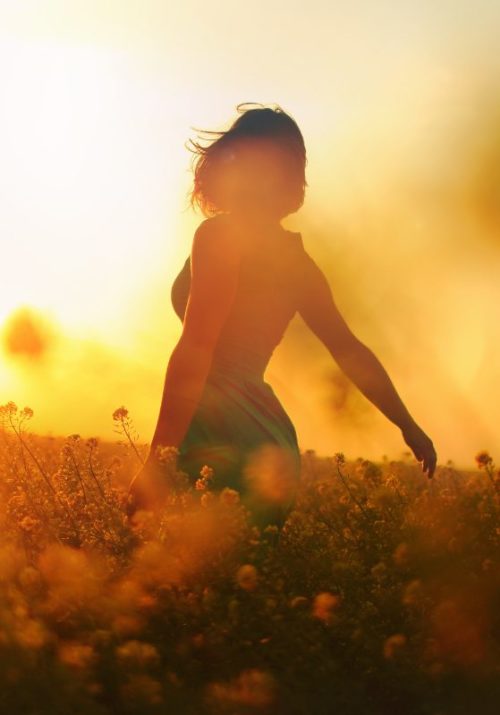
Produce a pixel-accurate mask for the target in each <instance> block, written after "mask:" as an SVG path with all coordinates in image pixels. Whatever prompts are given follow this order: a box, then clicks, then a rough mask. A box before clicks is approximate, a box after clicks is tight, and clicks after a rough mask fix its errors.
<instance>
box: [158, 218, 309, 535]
mask: <svg viewBox="0 0 500 715" xmlns="http://www.w3.org/2000/svg"><path fill="white" fill-rule="evenodd" d="M270 244H271V245H270ZM305 255H306V254H305V252H304V247H303V243H302V236H301V234H300V233H295V232H291V231H285V230H283V232H282V233H281V234H280V235H279V236H278V237H277V238H273V239H271V240H270V241H267V242H264V248H263V249H260V248H259V249H258V250H255V251H253V252H252V253H251V254H246V255H244V256H243V258H242V260H241V264H240V269H239V278H238V286H237V289H236V294H235V297H234V301H233V303H232V305H231V308H230V311H229V315H228V317H227V319H226V321H225V323H224V325H223V328H222V331H221V333H220V335H219V338H218V341H217V344H216V347H215V350H214V355H213V360H212V364H211V368H210V371H209V374H208V377H207V380H206V383H205V386H204V390H203V393H202V397H201V399H200V402H199V404H198V406H197V408H196V411H195V413H194V415H193V418H192V420H191V423H190V425H189V428H188V431H187V433H186V435H185V437H184V439H183V441H182V443H181V444H180V445H179V459H178V468H179V469H181V470H182V471H184V472H186V473H187V474H188V475H189V476H190V478H191V480H192V482H193V483H194V482H195V481H196V479H197V478H198V477H199V476H200V469H201V467H203V466H204V465H205V464H206V465H208V466H210V467H212V468H213V470H214V477H213V482H212V489H213V490H214V491H219V490H221V489H222V488H223V487H226V486H227V487H231V488H233V489H236V490H237V491H238V492H239V494H240V499H241V501H242V502H243V503H244V504H245V506H246V507H247V508H248V509H249V511H250V518H251V519H252V521H253V523H255V524H257V525H258V526H259V527H261V528H264V527H265V526H266V525H267V524H275V525H276V526H278V527H281V526H282V525H283V523H284V521H285V519H286V516H287V515H288V513H289V512H290V510H291V509H292V507H293V505H294V503H295V498H296V492H297V487H298V483H299V479H300V471H301V459H300V450H299V445H298V442H297V434H296V431H295V428H294V426H293V423H292V422H291V420H290V418H289V416H288V414H287V413H286V411H285V409H284V408H283V406H282V404H281V403H280V401H279V400H278V398H277V396H276V395H275V393H274V391H273V389H272V387H271V385H270V384H269V383H267V382H266V381H265V380H264V371H265V369H266V366H267V364H268V362H269V359H270V357H271V355H272V353H273V351H274V348H275V347H276V346H277V345H278V343H279V342H280V341H281V338H282V337H283V334H284V332H285V330H286V328H287V326H288V323H289V322H290V320H291V318H292V317H293V315H294V314H295V312H296V311H297V306H298V292H299V290H300V286H301V275H302V274H301V260H303V259H304V256H305ZM190 281H191V269H190V256H188V258H187V259H186V261H185V263H184V266H183V267H182V269H181V271H180V273H179V274H178V275H177V277H176V279H175V280H174V283H173V285H172V289H171V300H172V305H173V308H174V310H175V312H176V313H177V315H178V316H179V318H180V319H181V320H183V318H184V313H185V309H186V305H187V300H188V296H189V290H190Z"/></svg>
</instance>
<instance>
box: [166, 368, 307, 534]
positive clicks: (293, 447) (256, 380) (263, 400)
mask: <svg viewBox="0 0 500 715" xmlns="http://www.w3.org/2000/svg"><path fill="white" fill-rule="evenodd" d="M178 449H179V457H178V462H177V464H178V468H179V469H180V470H182V471H183V472H185V473H187V474H188V475H189V477H190V479H191V480H192V483H193V484H194V483H195V482H196V480H197V479H198V478H199V477H200V470H201V468H202V467H203V466H204V465H207V466H209V467H211V468H212V469H213V470H214V474H213V479H212V480H211V489H212V491H217V492H219V491H221V490H222V489H224V488H225V487H229V488H231V489H235V490H236V491H237V492H238V493H239V495H240V500H241V502H242V503H243V505H244V506H245V507H246V508H247V509H248V510H249V516H250V520H251V522H252V523H253V524H255V525H257V526H258V527H259V528H261V529H262V528H265V527H266V526H267V525H274V526H277V527H278V528H281V527H282V526H283V524H284V522H285V520H286V517H287V516H288V514H289V512H290V511H291V510H292V508H293V506H294V504H295V501H296V495H297V490H298V485H299V481H300V473H301V457H300V449H299V446H298V441H297V434H296V431H295V427H294V425H293V423H292V421H291V420H290V418H289V416H288V415H287V413H286V411H285V409H284V408H283V406H282V404H281V403H280V401H279V400H278V398H277V396H276V395H275V393H274V390H273V389H272V387H271V385H269V383H267V382H265V381H264V379H263V378H262V377H260V376H256V375H253V374H251V373H240V374H239V373H237V372H234V371H230V370H227V369H222V370H217V369H215V370H212V371H211V373H210V374H209V376H208V379H207V381H206V383H205V387H204V391H203V394H202V397H201V400H200V402H199V404H198V405H197V408H196V411H195V413H194V415H193V418H192V420H191V423H190V425H189V428H188V431H187V433H186V435H185V436H184V439H183V441H182V443H181V444H180V445H179V448H178Z"/></svg>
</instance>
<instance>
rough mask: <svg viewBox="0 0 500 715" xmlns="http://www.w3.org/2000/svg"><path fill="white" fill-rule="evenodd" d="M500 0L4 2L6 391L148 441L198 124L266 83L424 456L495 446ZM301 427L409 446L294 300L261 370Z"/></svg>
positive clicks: (355, 443) (1, 326)
mask: <svg viewBox="0 0 500 715" xmlns="http://www.w3.org/2000/svg"><path fill="white" fill-rule="evenodd" d="M499 26H500V5H499V4H498V3H496V2H493V1H491V2H486V1H485V0H476V2H474V3H472V2H464V0H454V1H453V2H451V1H448V0H440V2H439V3H436V2H430V1H429V0H424V1H422V2H419V3H414V2H408V1H401V0H400V1H398V2H397V1H396V0H391V1H390V2H389V1H385V2H381V1H379V2H368V1H367V0H364V1H361V0H357V1H354V2H350V3H336V2H318V1H317V0H312V1H311V2H308V3H307V4H304V3H299V2H295V1H293V2H287V3H284V2H277V1H276V0H270V1H267V2H265V3H263V2H256V3H252V4H248V5H247V6H246V7H245V6H244V5H242V4H235V3H228V2H222V0H216V1H215V2H211V3H210V4H209V5H207V4H206V3H202V2H193V1H190V0H187V1H186V2H185V3H182V4H181V3H178V4H177V3H176V4H174V3H173V2H172V3H170V2H157V1H155V2H154V1H152V0H141V2H139V1H137V2H131V1H129V2H123V1H120V2H118V1H117V0H115V1H109V2H106V3H102V2H101V1H100V0H99V2H97V1H95V0H85V2H81V1H80V0H73V1H72V2H71V3H67V2H63V1H62V0H61V1H59V0H44V2H35V1H34V0H32V1H26V0H0V155H1V156H2V163H1V167H0V242H1V244H0V245H1V256H2V260H1V262H0V404H5V403H6V402H7V401H13V402H15V403H16V404H17V405H18V406H19V407H20V408H22V407H23V406H25V405H27V406H29V407H31V408H32V409H33V410H34V417H33V420H32V423H31V426H30V428H31V429H33V431H36V432H39V433H42V434H63V435H68V434H73V433H78V434H80V435H82V436H84V437H89V436H97V437H102V438H105V439H116V438H117V437H116V434H115V432H114V423H113V420H112V413H113V411H114V410H115V409H116V408H117V407H119V406H122V405H124V406H126V407H127V408H128V410H129V412H130V415H131V417H132V418H133V420H134V424H135V426H136V429H137V432H138V434H139V437H140V440H141V441H143V442H149V441H150V439H151V438H152V435H153V432H154V428H155V426H156V420H157V416H158V410H159V405H160V400H161V393H162V389H163V381H164V377H165V370H166V366H167V363H168V358H169V356H170V353H171V351H172V349H173V347H174V346H175V344H176V341H177V339H178V338H179V336H180V333H181V323H180V321H179V318H178V317H177V316H176V315H175V313H174V311H173V308H172V305H171V302H170V287H171V284H172V282H173V280H174V278H175V276H176V275H177V273H178V271H179V270H180V268H181V266H182V264H183V263H184V261H185V259H186V257H187V256H188V255H189V251H190V246H191V240H192V236H193V232H194V231H195V229H196V227H197V226H198V224H199V223H200V222H201V221H202V220H203V218H204V217H203V216H202V215H201V214H200V213H199V212H196V211H193V210H192V209H191V208H190V207H189V204H188V193H189V190H190V188H191V182H192V172H191V161H192V154H191V153H190V152H189V151H188V149H187V147H186V143H187V142H188V140H189V139H190V138H194V139H196V138H198V136H197V130H198V129H225V128H228V127H229V125H230V124H231V122H232V121H233V120H234V119H235V118H236V116H237V112H236V105H237V104H239V103H241V102H252V101H253V102H262V103H264V104H270V105H273V104H279V105H280V106H281V107H282V108H283V109H284V110H285V111H287V112H289V113H290V114H291V115H292V116H293V118H294V119H295V120H296V121H297V123H298V125H299V127H300V129H301V131H302V134H303V136H304V140H305V144H306V149H307V160H308V161H307V166H306V178H307V182H308V187H307V191H306V199H305V203H304V205H303V207H302V208H301V209H300V211H298V212H297V213H296V214H293V215H290V216H288V217H286V219H285V220H284V221H283V225H284V226H285V227H286V228H289V229H291V230H294V231H300V232H301V233H302V237H303V241H304V245H305V247H306V250H307V251H308V252H309V253H310V255H311V256H312V257H313V258H314V259H315V260H316V261H317V263H318V264H319V265H320V267H321V268H322V269H323V271H324V273H325V275H326V276H327V277H328V280H329V283H330V285H331V288H332V293H333V295H334V298H335V301H336V303H337V305H338V307H339V309H340V310H341V312H342V314H343V316H344V317H345V318H346V320H347V322H348V323H349V325H350V327H351V329H352V330H353V332H354V333H355V334H356V335H357V337H358V338H359V339H361V340H362V341H363V342H364V343H365V344H366V345H367V346H368V347H370V348H371V349H372V351H373V352H374V353H375V355H376V356H377V357H378V358H379V360H380V361H381V363H382V364H383V366H384V367H385V369H386V370H387V372H388V374H389V376H390V377H391V379H392V381H393V383H394V385H395V387H396V389H397V391H398V393H399V394H400V396H401V398H402V399H403V401H404V403H405V405H406V406H407V407H408V409H409V411H410V413H411V414H412V416H413V417H414V419H415V420H416V421H417V422H418V424H419V425H420V426H421V427H422V428H423V429H424V430H425V431H426V433H427V434H428V435H429V436H430V437H431V439H432V440H433V442H434V446H435V448H436V451H437V453H438V463H440V464H445V463H446V462H447V461H448V460H452V461H453V463H454V464H455V465H456V466H457V467H462V468H470V467H473V466H474V456H475V454H476V453H477V452H478V451H480V450H482V449H487V450H489V451H490V453H491V455H492V456H493V458H494V459H495V458H496V459H497V460H498V461H500V434H499V433H498V428H497V425H498V423H499V420H500V400H499V397H500V388H499V386H500V362H499V361H498V359H497V355H496V352H497V346H498V344H499V340H500V319H499V318H500V307H499V306H500V287H499V281H498V278H497V276H498V269H499V267H500V82H499V79H500V54H499V53H498V51H497V49H496V46H497V40H498V28H499ZM266 380H267V381H268V382H270V383H271V385H272V386H273V388H274V390H275V392H276V394H277V395H278V397H279V399H280V400H281V401H282V404H283V405H284V407H285V409H286V410H287V412H288V413H289V415H290V417H291V418H292V421H293V422H294V424H295V425H296V429H297V433H298V437H299V443H300V445H301V448H302V449H304V450H305V449H315V450H316V451H317V452H318V453H319V454H322V455H332V454H333V453H334V452H337V451H342V452H344V454H345V456H346V457H347V458H348V459H355V458H357V457H363V458H367V459H374V460H379V459H381V458H382V456H383V455H385V456H387V457H388V458H390V459H397V458H400V456H401V454H402V453H403V452H404V451H407V450H408V447H407V446H406V444H405V443H404V441H403V439H402V436H401V433H400V431H399V428H398V427H397V426H396V425H394V424H393V423H392V422H390V421H389V420H388V419H387V418H386V417H385V416H384V415H383V414H382V413H381V412H380V411H379V410H378V409H377V408H376V407H375V406H374V405H373V404H372V403H371V402H369V401H368V400H367V398H365V397H364V395H363V394H361V392H360V391H359V390H358V389H357V388H356V387H355V386H354V385H353V384H352V383H351V382H350V381H349V380H348V379H347V378H346V376H345V375H344V374H343V373H342V372H341V371H340V369H339V367H338V366H337V364H336V363H335V362H334V360H333V359H332V358H331V356H330V355H329V353H328V352H327V351H326V348H325V347H324V346H323V345H322V344H321V343H320V342H319V340H318V339H317V338H316V336H314V335H313V334H312V333H311V332H310V331H309V330H308V329H307V327H306V326H305V324H304V323H303V321H302V319H301V318H300V316H298V315H297V316H295V317H294V318H293V320H292V322H291V324H290V326H289V329H288V331H287V333H286V335H285V338H284V340H283V341H282V343H281V344H280V345H279V346H278V348H277V349H276V351H275V353H274V354H273V357H272V358H271V361H270V363H269V366H268V369H267V371H266Z"/></svg>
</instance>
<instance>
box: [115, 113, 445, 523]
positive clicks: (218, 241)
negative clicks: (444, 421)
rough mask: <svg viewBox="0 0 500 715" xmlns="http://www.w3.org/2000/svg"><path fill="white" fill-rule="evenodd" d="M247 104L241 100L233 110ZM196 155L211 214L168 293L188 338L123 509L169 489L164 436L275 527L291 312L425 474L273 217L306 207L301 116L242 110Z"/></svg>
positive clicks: (292, 469) (410, 435)
mask: <svg viewBox="0 0 500 715" xmlns="http://www.w3.org/2000/svg"><path fill="white" fill-rule="evenodd" d="M244 106H245V105H244V104H243V105H241V104H240V105H238V106H237V110H238V112H240V108H241V107H244ZM208 133H216V134H219V135H220V136H219V138H217V139H216V140H215V141H213V142H212V143H211V144H210V145H209V146H208V147H203V146H200V145H199V144H198V143H197V142H192V143H193V145H194V146H195V149H196V154H197V155H198V159H197V162H196V166H195V169H194V186H193V189H192V192H191V205H192V206H193V205H194V204H195V203H197V204H198V206H199V207H200V208H201V210H202V213H203V214H204V215H205V217H206V218H205V220H204V221H202V223H201V224H200V225H199V226H198V228H197V230H196V231H195V234H194V238H193V242H192V247H191V254H190V256H188V257H187V259H186V261H185V263H184V266H183V268H182V270H181V271H180V273H179V274H178V276H177V277H176V279H175V281H174V283H173V285H172V291H171V299H172V304H173V307H174V310H175V312H176V313H177V315H178V316H179V318H180V319H181V320H182V321H183V326H182V334H181V337H180V338H179V341H178V343H177V345H176V346H175V348H174V350H173V352H172V355H171V357H170V360H169V363H168V367H167V374H166V378H165V385H164V391H163V399H162V403H161V407H160V413H159V417H158V423H157V427H156V430H155V434H154V437H153V440H152V442H151V448H150V454H149V457H148V459H147V461H146V464H145V467H144V468H143V469H142V470H141V471H140V472H139V474H137V475H136V477H135V478H134V479H133V480H132V482H131V484H130V488H129V500H130V504H131V505H132V506H131V511H130V513H133V510H135V509H136V508H138V507H143V508H154V507H155V505H158V504H159V503H160V501H161V496H162V494H163V493H165V490H164V485H162V483H161V473H159V470H158V464H157V461H156V457H155V450H156V447H157V446H158V445H164V446H165V445H171V446H175V447H177V448H178V450H179V454H178V461H177V466H178V468H179V469H181V470H182V471H184V472H186V473H187V474H188V475H189V477H190V479H191V480H192V481H193V483H194V482H195V481H196V479H198V478H199V476H200V469H201V468H202V467H203V466H204V465H208V466H209V467H212V468H213V470H214V481H213V488H214V489H222V488H223V487H226V486H227V487H231V488H233V489H236V490H238V492H239V493H240V498H241V500H242V501H243V503H244V504H245V505H246V506H247V507H248V508H249V510H250V513H251V516H252V519H253V521H254V523H256V524H257V525H258V526H260V527H264V526H265V525H266V524H275V525H277V526H278V527H281V526H282V525H283V523H284V521H285V519H286V517H287V515H288V513H289V512H290V510H291V509H292V508H293V506H294V503H295V498H296V493H297V487H298V483H299V478H300V464H301V462H300V450H299V446H298V442H297V435H296V431H295V428H294V426H293V424H292V422H291V420H290V418H289V416H288V415H287V413H286V412H285V410H284V408H283V406H282V405H281V403H280V401H279V400H278V398H277V396H276V395H275V393H274V391H273V389H272V387H271V385H270V384H269V383H267V382H266V381H265V380H264V371H265V369H266V366H267V363H268V362H269V359H270V357H271V355H272V353H273V350H274V348H275V347H276V346H277V345H278V343H279V342H280V340H281V338H282V337H283V334H284V332H285V330H286V328H287V326H288V323H289V322H290V320H291V318H292V317H293V316H294V315H295V313H296V312H298V313H299V314H300V315H301V317H302V318H303V319H304V321H305V322H306V324H307V325H308V326H309V327H310V329H311V330H312V331H313V332H314V333H315V334H316V335H317V336H318V337H319V339H320V340H321V341H322V342H323V343H324V345H325V346H326V347H327V349H328V350H329V352H330V354H331V355H332V357H333V358H334V359H335V361H336V362H337V363H338V365H339V366H340V368H341V369H342V370H343V371H344V372H345V373H346V374H347V375H348V377H349V378H350V379H351V380H352V381H353V382H354V383H355V384H356V385H357V386H358V388H359V389H360V390H361V391H362V392H363V394H364V395H365V396H366V397H367V398H368V399H369V400H370V401H371V402H373V404H375V405H376V406H377V407H378V408H379V409H380V410H381V411H382V412H383V414H385V415H386V417H387V418H388V419H389V420H391V421H392V422H393V423H395V424H396V425H398V426H399V427H400V429H401V432H402V436H403V438H404V440H405V442H406V444H408V445H409V446H410V447H411V449H412V451H413V453H414V454H415V457H416V458H417V459H418V460H419V461H422V460H423V465H422V469H423V471H426V470H428V476H429V477H432V475H433V473H434V470H435V466H436V452H435V450H434V447H433V444H432V441H431V440H430V439H429V437H428V436H427V435H426V434H425V433H424V432H423V431H422V429H421V428H420V427H419V426H418V425H417V424H416V422H415V421H414V420H413V418H412V417H411V415H410V414H409V412H408V410H407V409H406V407H405V406H404V404H403V402H402V401H401V399H400V397H399V395H398V393H397V392H396V389H395V387H394V385H393V384H392V382H391V380H390V378H389V376H388V375H387V373H386V371H385V369H384V368H383V366H382V365H381V363H380V362H379V361H378V359H377V358H376V356H375V355H374V354H373V353H372V352H371V350H369V348H367V347H366V345H364V344H363V343H362V342H360V341H359V340H358V338H356V337H355V335H354V334H353V333H352V332H351V330H350V328H349V327H348V325H347V324H346V322H345V321H344V319H343V317H342V316H341V314H340V313H339V311H338V309H337V306H336V304H335V302H334V299H333V296H332V293H331V290H330V287H329V284H328V282H327V279H326V277H325V275H324V274H323V272H322V271H321V269H320V268H319V267H318V266H317V264H316V263H315V262H314V260H313V259H312V258H311V257H310V255H309V254H308V252H307V251H306V249H305V247H304V244H303V240H302V235H301V233H297V232H292V231H288V230H285V229H284V228H283V227H282V226H281V224H280V221H281V220H282V219H283V218H284V217H285V216H287V215H289V214H290V213H294V212H295V211H297V210H298V209H299V208H300V207H301V206H302V204H303V201H304V192H305V186H307V182H306V179H305V165H306V163H307V159H306V150H305V146H304V140H303V137H302V134H301V132H300V130H299V128H298V126H297V124H296V122H295V121H294V120H293V119H292V118H291V117H290V116H289V115H288V114H287V113H285V112H284V111H283V109H282V108H281V107H279V106H278V105H276V108H275V109H271V108H267V107H264V106H263V105H259V106H257V107H253V108H250V109H247V110H244V111H243V112H242V113H241V114H240V116H239V117H238V118H237V119H236V120H235V121H234V123H233V124H232V126H231V127H230V129H229V130H227V131H224V132H208Z"/></svg>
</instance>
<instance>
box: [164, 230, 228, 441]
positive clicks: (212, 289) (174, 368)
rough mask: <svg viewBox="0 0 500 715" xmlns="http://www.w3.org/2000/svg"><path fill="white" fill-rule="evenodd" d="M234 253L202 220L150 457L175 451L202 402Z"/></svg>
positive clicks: (224, 309)
mask: <svg viewBox="0 0 500 715" xmlns="http://www.w3.org/2000/svg"><path fill="white" fill-rule="evenodd" d="M238 264H239V254H238V250H237V247H236V245H235V243H234V241H232V240H231V236H230V235H229V233H228V231H227V230H225V226H224V223H223V222H221V221H215V220H214V219H207V220H205V221H204V222H203V223H202V224H200V226H199V227H198V229H197V230H196V232H195V235H194V239H193V246H192V251H191V274H192V275H191V290H190V294H189V298H188V302H187V306H186V313H185V315H184V321H183V327H182V334H181V336H180V338H179V341H178V342H177V344H176V346H175V348H174V349H173V351H172V354H171V356H170V359H169V362H168V366H167V372H166V376H165V383H164V389H163V397H162V402H161V406H160V412H159V416H158V422H157V426H156V430H155V433H154V436H153V439H152V442H151V453H153V452H154V450H155V448H156V446H157V445H160V444H161V445H163V446H166V445H170V446H175V447H178V446H179V444H180V443H181V442H182V440H183V438H184V436H185V434H186V432H187V429H188V427H189V424H190V422H191V419H192V417H193V414H194V412H195V410H196V407H197V405H198V403H199V400H200V398H201V395H202V392H203V389H204V386H205V382H206V378H207V375H208V372H209V370H210V366H211V363H212V355H213V350H214V347H215V344H216V342H217V339H218V336H219V334H220V331H221V328H222V325H223V323H224V321H225V319H226V317H227V314H228V312H229V309H230V307H231V303H232V300H233V296H234V293H235V290H236V285H237V275H238Z"/></svg>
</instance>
